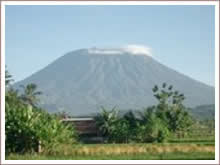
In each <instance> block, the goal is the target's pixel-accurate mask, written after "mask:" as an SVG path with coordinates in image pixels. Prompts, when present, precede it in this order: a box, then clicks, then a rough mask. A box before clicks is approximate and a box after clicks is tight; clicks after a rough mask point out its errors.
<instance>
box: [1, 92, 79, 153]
mask: <svg viewBox="0 0 220 165" xmlns="http://www.w3.org/2000/svg"><path fill="white" fill-rule="evenodd" d="M5 135H6V139H5V140H6V141H5V144H6V153H10V152H19V153H24V152H33V151H37V150H38V146H39V142H40V143H41V148H42V151H44V152H48V153H51V152H53V148H54V147H56V146H57V145H59V144H61V143H67V144H72V143H74V142H76V131H75V130H74V128H73V127H72V126H69V125H65V124H64V123H62V122H61V121H60V120H59V119H58V118H57V117H55V116H54V115H50V114H48V113H47V112H45V111H44V110H41V109H39V108H33V107H32V106H29V105H26V104H24V103H22V102H21V101H20V100H19V98H18V97H17V94H16V92H15V91H11V93H8V94H7V95H6V108H5Z"/></svg>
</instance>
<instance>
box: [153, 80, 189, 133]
mask: <svg viewBox="0 0 220 165" xmlns="http://www.w3.org/2000/svg"><path fill="white" fill-rule="evenodd" d="M166 87H167V84H166V83H163V85H162V89H161V90H159V88H158V86H156V85H155V86H154V88H153V89H152V90H153V92H154V96H155V98H156V99H157V100H158V102H159V103H158V105H157V106H156V115H157V116H158V117H159V118H160V119H162V120H163V121H164V122H165V124H166V125H167V126H168V128H169V130H170V131H171V132H174V133H180V132H181V134H182V135H184V134H185V132H187V131H188V130H189V128H190V126H191V125H192V118H191V116H190V115H189V114H188V112H187V111H186V107H185V106H184V105H183V101H184V100H185V96H184V94H182V93H180V92H179V91H177V90H176V91H173V86H172V85H170V86H169V87H167V88H166Z"/></svg>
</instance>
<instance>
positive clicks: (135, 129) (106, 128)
mask: <svg viewBox="0 0 220 165" xmlns="http://www.w3.org/2000/svg"><path fill="white" fill-rule="evenodd" d="M152 90H153V92H154V97H155V98H156V99H157V101H158V104H157V105H155V106H152V107H148V108H146V109H145V110H144V111H142V112H139V113H138V115H135V114H134V113H133V112H132V111H130V112H128V113H126V114H125V115H123V116H122V117H120V115H119V114H118V111H116V110H115V109H112V110H111V111H108V110H106V109H105V108H102V112H101V113H100V114H99V115H97V116H96V117H95V120H96V123H97V126H98V128H99V130H100V132H101V133H102V135H103V136H104V137H105V140H106V142H108V143H111V142H113V143H129V142H164V141H166V140H167V139H168V137H170V136H173V135H176V136H177V137H184V136H185V135H187V134H188V133H189V132H190V131H191V128H192V125H193V121H194V120H193V118H192V117H191V115H190V114H189V113H188V112H187V111H186V107H185V106H184V105H183V101H184V99H185V96H184V95H183V94H181V93H179V92H178V91H174V90H173V86H171V85H170V86H167V84H166V83H163V84H162V87H161V88H159V87H158V86H155V87H154V88H153V89H152Z"/></svg>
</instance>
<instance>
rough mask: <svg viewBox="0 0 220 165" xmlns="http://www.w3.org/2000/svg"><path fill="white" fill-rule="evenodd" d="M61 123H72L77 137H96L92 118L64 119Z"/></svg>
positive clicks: (96, 133) (95, 128) (96, 131)
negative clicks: (84, 135)
mask: <svg viewBox="0 0 220 165" xmlns="http://www.w3.org/2000/svg"><path fill="white" fill-rule="evenodd" d="M62 121H63V122H67V123H72V124H73V125H74V127H75V129H76V131H77V132H78V133H79V135H83V134H87V135H91V134H92V135H98V128H97V126H96V123H95V120H94V119H93V118H82V117H80V118H66V119H62Z"/></svg>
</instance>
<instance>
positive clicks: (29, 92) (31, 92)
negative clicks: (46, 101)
mask: <svg viewBox="0 0 220 165" xmlns="http://www.w3.org/2000/svg"><path fill="white" fill-rule="evenodd" d="M21 87H22V88H23V89H24V93H23V94H22V95H21V96H20V98H21V99H22V100H23V101H24V103H26V104H28V105H31V106H32V107H36V104H37V103H38V102H39V99H38V96H39V95H41V94H42V92H40V91H37V85H36V84H33V83H31V84H28V85H27V86H23V85H21Z"/></svg>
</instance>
